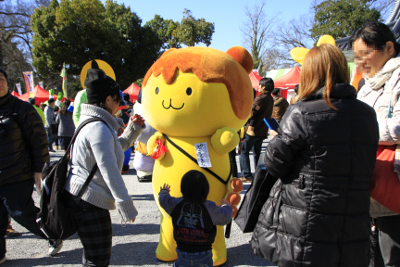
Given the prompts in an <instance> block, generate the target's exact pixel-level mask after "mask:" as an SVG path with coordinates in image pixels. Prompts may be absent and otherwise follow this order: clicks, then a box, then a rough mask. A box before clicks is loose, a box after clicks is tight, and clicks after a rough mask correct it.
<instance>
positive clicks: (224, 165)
mask: <svg viewBox="0 0 400 267" xmlns="http://www.w3.org/2000/svg"><path fill="white" fill-rule="evenodd" d="M169 138H170V139H171V140H172V141H173V142H174V143H175V144H177V145H178V146H180V147H181V148H182V149H183V150H185V151H186V152H187V153H189V154H190V155H191V156H192V157H193V158H195V159H197V157H196V152H195V147H194V144H197V143H204V142H207V146H208V152H209V156H210V160H211V165H212V167H211V168H209V169H210V170H211V171H213V172H214V173H216V174H218V175H219V176H220V177H221V178H222V179H223V180H224V181H227V180H228V179H229V178H230V177H229V174H230V168H231V167H230V163H229V157H228V154H225V155H220V154H218V153H217V152H216V151H214V149H213V148H212V146H211V143H210V140H211V137H208V136H207V137H196V138H183V137H180V138H179V139H177V138H173V137H169ZM165 147H166V148H167V150H168V151H167V152H166V154H165V156H164V158H163V159H162V160H160V161H159V160H156V161H155V164H154V170H153V192H154V196H155V199H156V200H157V205H159V204H158V193H159V192H160V187H161V186H163V185H164V183H167V184H169V185H171V192H170V194H171V196H173V197H181V196H182V194H181V179H182V176H183V175H184V174H185V173H186V172H188V171H190V170H198V171H201V172H203V173H204V175H205V176H206V177H207V180H208V183H209V185H210V192H209V194H208V198H207V199H208V200H211V201H214V202H215V203H217V205H220V202H219V200H221V199H223V198H224V196H225V194H226V192H227V187H226V184H223V183H222V182H220V181H219V180H218V179H217V178H216V177H214V176H213V175H212V174H210V173H208V172H207V171H205V170H204V169H203V168H201V167H199V165H197V164H196V163H195V162H193V161H192V160H191V159H189V158H188V157H187V156H185V155H184V154H183V153H182V152H180V151H179V150H178V149H177V148H175V147H174V146H173V145H172V144H170V143H169V142H168V141H165ZM159 209H160V211H161V212H162V213H163V215H164V216H166V217H170V216H169V215H168V214H167V213H166V212H165V211H164V209H162V208H160V206H159Z"/></svg>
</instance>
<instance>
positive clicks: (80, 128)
mask: <svg viewBox="0 0 400 267" xmlns="http://www.w3.org/2000/svg"><path fill="white" fill-rule="evenodd" d="M95 121H102V122H104V121H103V120H102V119H100V118H91V119H88V120H85V121H83V122H82V123H81V124H80V125H79V127H78V128H77V129H76V130H75V133H74V136H73V137H72V139H71V142H70V144H69V146H68V148H67V151H66V152H65V155H64V157H66V156H68V155H69V152H70V150H71V146H72V145H73V143H74V142H75V139H76V137H77V136H78V133H79V132H80V131H81V130H82V128H83V127H84V126H85V125H86V124H88V123H91V122H95ZM97 170H98V166H97V163H95V164H94V166H93V169H92V171H91V172H90V174H89V176H88V178H87V179H86V181H85V183H84V184H83V186H82V188H81V190H80V191H79V193H78V195H77V196H76V197H74V200H75V203H76V204H79V202H80V201H81V198H82V195H83V193H85V191H86V189H87V187H88V186H89V183H90V182H91V181H92V179H93V176H94V174H95V173H96V172H97Z"/></svg>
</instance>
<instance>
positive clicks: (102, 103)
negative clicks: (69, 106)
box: [92, 91, 122, 113]
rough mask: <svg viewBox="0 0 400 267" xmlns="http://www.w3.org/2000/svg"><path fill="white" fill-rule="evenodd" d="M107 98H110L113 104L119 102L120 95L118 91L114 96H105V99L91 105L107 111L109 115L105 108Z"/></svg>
mask: <svg viewBox="0 0 400 267" xmlns="http://www.w3.org/2000/svg"><path fill="white" fill-rule="evenodd" d="M108 96H111V97H112V98H113V99H114V100H115V102H118V103H119V102H121V100H122V97H121V94H120V93H119V91H118V93H114V95H113V94H110V95H107V96H106V98H104V99H102V100H99V101H97V102H95V103H93V104H92V105H94V106H97V107H100V108H103V109H105V110H107V111H108V112H109V113H111V110H110V109H109V108H107V107H106V99H107V97H108Z"/></svg>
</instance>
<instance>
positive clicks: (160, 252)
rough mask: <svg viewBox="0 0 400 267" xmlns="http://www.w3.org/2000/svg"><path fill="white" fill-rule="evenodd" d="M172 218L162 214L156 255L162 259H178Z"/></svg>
mask: <svg viewBox="0 0 400 267" xmlns="http://www.w3.org/2000/svg"><path fill="white" fill-rule="evenodd" d="M173 234H174V231H173V226H172V220H171V219H170V218H168V217H164V216H163V215H162V214H161V223H160V241H159V242H158V246H157V249H156V257H157V259H159V260H160V261H176V260H177V259H178V255H177V254H176V250H175V249H176V242H175V239H174V235H173Z"/></svg>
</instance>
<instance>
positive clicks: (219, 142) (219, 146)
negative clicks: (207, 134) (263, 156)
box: [211, 127, 239, 155]
mask: <svg viewBox="0 0 400 267" xmlns="http://www.w3.org/2000/svg"><path fill="white" fill-rule="evenodd" d="M211 144H212V146H213V148H214V149H215V151H216V152H217V153H218V154H220V155H224V154H228V153H229V152H230V151H232V150H233V149H234V148H235V147H236V146H237V145H238V144H239V135H238V134H237V132H235V130H233V129H232V128H229V127H224V128H221V129H218V130H217V131H216V132H215V133H214V134H213V135H212V136H211Z"/></svg>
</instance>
